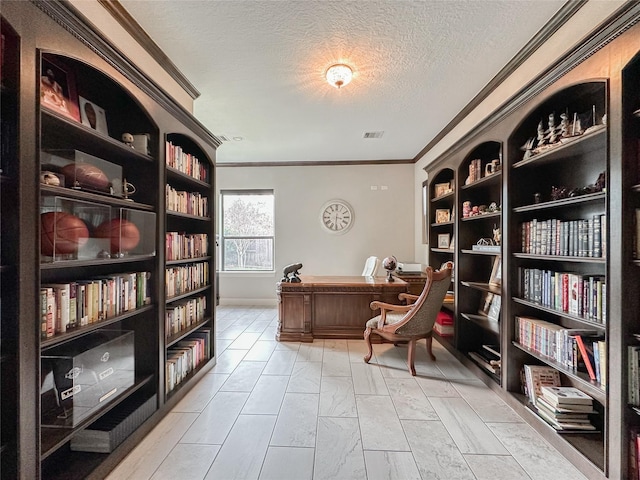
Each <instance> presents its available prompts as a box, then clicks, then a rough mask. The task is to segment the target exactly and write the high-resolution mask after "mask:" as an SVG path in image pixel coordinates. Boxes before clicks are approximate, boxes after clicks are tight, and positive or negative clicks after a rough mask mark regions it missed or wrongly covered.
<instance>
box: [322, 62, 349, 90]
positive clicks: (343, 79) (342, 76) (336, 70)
mask: <svg viewBox="0 0 640 480" xmlns="http://www.w3.org/2000/svg"><path fill="white" fill-rule="evenodd" d="M326 77H327V82H329V85H331V86H332V87H336V88H340V87H344V86H345V85H346V84H348V83H349V82H350V81H351V78H352V77H353V72H352V71H351V68H349V66H347V65H343V64H338V65H333V66H331V67H329V68H328V69H327V74H326Z"/></svg>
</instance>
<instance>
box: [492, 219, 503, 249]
mask: <svg viewBox="0 0 640 480" xmlns="http://www.w3.org/2000/svg"><path fill="white" fill-rule="evenodd" d="M501 240H502V234H501V233H500V227H497V226H496V225H495V224H494V225H493V243H494V245H500V241H501Z"/></svg>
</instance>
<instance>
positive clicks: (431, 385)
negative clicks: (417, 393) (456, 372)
mask: <svg viewBox="0 0 640 480" xmlns="http://www.w3.org/2000/svg"><path fill="white" fill-rule="evenodd" d="M415 380H416V382H417V383H418V385H419V386H420V388H421V389H422V391H423V392H424V394H425V395H426V396H427V398H432V397H459V396H460V393H459V392H458V390H456V389H455V387H454V386H453V385H452V384H451V382H450V381H449V380H447V379H446V378H444V377H443V376H441V377H418V376H416V377H415Z"/></svg>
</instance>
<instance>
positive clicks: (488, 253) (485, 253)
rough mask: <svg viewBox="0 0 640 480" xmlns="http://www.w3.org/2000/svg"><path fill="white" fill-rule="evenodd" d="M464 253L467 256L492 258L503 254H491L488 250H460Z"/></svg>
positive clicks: (498, 252)
mask: <svg viewBox="0 0 640 480" xmlns="http://www.w3.org/2000/svg"><path fill="white" fill-rule="evenodd" d="M460 251H461V252H462V253H464V254H467V255H489V256H491V257H496V256H497V257H499V256H501V255H502V252H500V251H497V252H489V251H486V250H469V249H462V250H460Z"/></svg>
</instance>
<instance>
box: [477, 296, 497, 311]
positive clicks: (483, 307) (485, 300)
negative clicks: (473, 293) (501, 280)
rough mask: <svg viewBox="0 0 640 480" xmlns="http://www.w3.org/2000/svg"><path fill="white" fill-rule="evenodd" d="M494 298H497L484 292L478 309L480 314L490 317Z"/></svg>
mask: <svg viewBox="0 0 640 480" xmlns="http://www.w3.org/2000/svg"><path fill="white" fill-rule="evenodd" d="M493 297H495V295H494V294H493V293H491V292H482V297H480V306H479V307H478V313H479V314H481V315H486V316H489V310H490V309H491V302H492V301H493Z"/></svg>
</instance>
